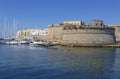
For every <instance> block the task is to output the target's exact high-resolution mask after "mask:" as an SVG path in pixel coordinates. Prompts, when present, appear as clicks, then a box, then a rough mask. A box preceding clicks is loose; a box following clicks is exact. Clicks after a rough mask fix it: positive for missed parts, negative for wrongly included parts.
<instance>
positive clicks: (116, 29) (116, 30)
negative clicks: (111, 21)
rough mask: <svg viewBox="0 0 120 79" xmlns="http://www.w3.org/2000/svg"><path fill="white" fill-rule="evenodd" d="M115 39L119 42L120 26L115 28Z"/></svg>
mask: <svg viewBox="0 0 120 79" xmlns="http://www.w3.org/2000/svg"><path fill="white" fill-rule="evenodd" d="M115 37H116V41H117V42H120V26H117V27H115Z"/></svg>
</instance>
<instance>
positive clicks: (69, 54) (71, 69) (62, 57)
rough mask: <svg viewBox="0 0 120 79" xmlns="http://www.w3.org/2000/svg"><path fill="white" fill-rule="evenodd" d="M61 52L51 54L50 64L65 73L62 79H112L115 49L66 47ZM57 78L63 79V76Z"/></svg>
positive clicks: (59, 75)
mask: <svg viewBox="0 0 120 79" xmlns="http://www.w3.org/2000/svg"><path fill="white" fill-rule="evenodd" d="M61 50H62V52H61ZM61 50H60V53H58V52H57V51H56V52H55V53H56V54H49V64H52V67H56V66H57V68H59V69H60V70H63V71H65V72H64V74H62V77H63V76H64V77H66V78H68V79H70V78H74V79H76V78H78V79H103V78H112V76H113V75H112V74H113V73H114V72H113V67H114V66H113V65H114V61H115V49H114V48H113V49H112V48H72V47H71V48H66V47H64V48H62V49H61ZM63 71H62V72H63ZM57 76H58V78H61V74H58V75H57Z"/></svg>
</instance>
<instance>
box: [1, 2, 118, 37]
mask: <svg viewBox="0 0 120 79" xmlns="http://www.w3.org/2000/svg"><path fill="white" fill-rule="evenodd" d="M93 19H98V20H103V21H104V24H106V25H107V24H120V0H0V36H3V35H4V34H3V32H4V31H7V32H6V35H8V34H11V33H13V21H14V20H15V23H16V26H17V27H16V31H17V30H22V29H28V28H48V25H49V24H57V23H62V22H63V21H66V20H67V21H68V20H82V21H84V22H85V23H86V24H88V23H89V21H90V20H93Z"/></svg>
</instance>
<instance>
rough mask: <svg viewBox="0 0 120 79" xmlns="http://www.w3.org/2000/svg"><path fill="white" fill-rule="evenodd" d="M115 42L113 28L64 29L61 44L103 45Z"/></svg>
mask: <svg viewBox="0 0 120 79" xmlns="http://www.w3.org/2000/svg"><path fill="white" fill-rule="evenodd" d="M114 42H115V38H114V29H78V30H64V31H63V35H62V41H61V44H62V45H85V46H88V45H90V46H91V45H103V44H111V43H114Z"/></svg>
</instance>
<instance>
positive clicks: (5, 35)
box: [4, 17, 6, 38]
mask: <svg viewBox="0 0 120 79" xmlns="http://www.w3.org/2000/svg"><path fill="white" fill-rule="evenodd" d="M4 38H6V17H5V19H4Z"/></svg>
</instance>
